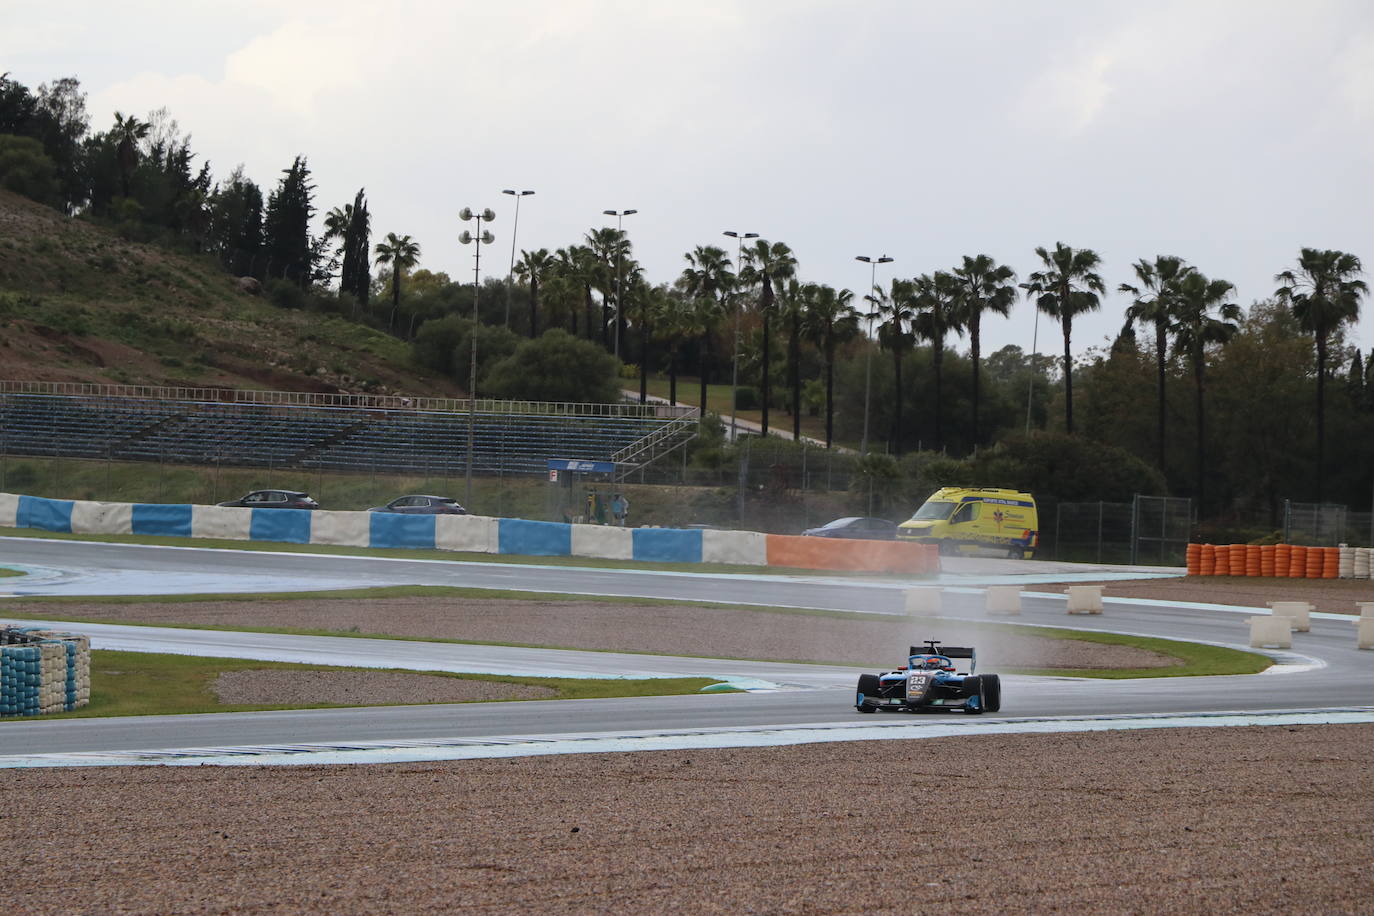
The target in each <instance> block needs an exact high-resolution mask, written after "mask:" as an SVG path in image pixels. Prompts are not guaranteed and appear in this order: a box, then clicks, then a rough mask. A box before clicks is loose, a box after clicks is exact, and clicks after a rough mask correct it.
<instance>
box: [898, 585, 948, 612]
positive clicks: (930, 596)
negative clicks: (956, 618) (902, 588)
mask: <svg viewBox="0 0 1374 916" xmlns="http://www.w3.org/2000/svg"><path fill="white" fill-rule="evenodd" d="M944 594H945V590H944V589H942V588H909V589H907V590H906V612H907V613H908V614H915V615H932V614H939V613H940V611H941V609H942V605H943V604H944V601H943V598H944Z"/></svg>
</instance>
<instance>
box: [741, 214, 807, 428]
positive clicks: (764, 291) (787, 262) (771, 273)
mask: <svg viewBox="0 0 1374 916" xmlns="http://www.w3.org/2000/svg"><path fill="white" fill-rule="evenodd" d="M744 260H745V261H746V262H748V267H743V266H742V268H741V270H740V279H741V280H742V281H743V282H745V283H748V284H751V285H752V284H755V283H757V284H759V318H760V320H762V322H763V380H762V384H761V385H760V391H759V394H760V400H761V401H762V403H763V417H762V419H761V420H760V423H759V427H760V430H761V432H760V434H761V435H764V436H766V435H768V401H769V398H770V390H769V389H770V385H769V381H770V379H769V377H768V376H769V356H770V353H769V349H770V347H769V339H768V328H769V325H770V324H771V323H772V322H771V320H770V319H771V316H772V314H773V303H774V302H775V301H776V299H777V296H776V293H775V291H774V289H773V284H774V283H781V282H782V281H783V280H786V279H788V278H789V277H791V276H792V275H793V274H794V273H795V272H796V269H797V259H796V258H795V257H793V256H792V249H791V248H788V247H787V246H786V245H785V244H783V243H782V242H773V243H771V244H770V243H769V242H766V241H764V240H763V239H759V240H757V241H756V242H754V244H753V245H752V246H750V247H749V248H746V249H745V250H744Z"/></svg>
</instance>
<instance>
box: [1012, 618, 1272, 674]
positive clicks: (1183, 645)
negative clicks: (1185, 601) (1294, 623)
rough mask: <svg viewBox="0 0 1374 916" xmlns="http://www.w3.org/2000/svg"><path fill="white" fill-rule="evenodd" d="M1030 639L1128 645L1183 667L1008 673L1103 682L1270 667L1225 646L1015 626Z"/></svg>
mask: <svg viewBox="0 0 1374 916" xmlns="http://www.w3.org/2000/svg"><path fill="white" fill-rule="evenodd" d="M1016 629H1019V630H1023V631H1026V632H1028V633H1029V634H1030V635H1033V636H1044V637H1046V638H1049V639H1077V640H1080V641H1082V642H1091V643H1097V644H1099V645H1105V646H1129V647H1131V648H1135V649H1145V650H1147V651H1150V652H1158V653H1159V654H1160V655H1167V656H1168V657H1170V658H1176V659H1178V660H1179V661H1180V662H1181V663H1182V664H1179V665H1171V666H1169V667H1167V668H1109V669H1093V668H1082V669H1080V668H1020V669H1009V671H1008V673H1009V674H1032V675H1041V676H1054V677H1090V678H1106V679H1122V678H1141V677H1198V676H1202V675H1209V676H1217V675H1229V674H1258V673H1259V672H1261V671H1263V670H1264V669H1266V668H1268V667H1269V666H1271V665H1272V664H1273V661H1271V660H1270V659H1269V658H1268V656H1264V655H1260V654H1258V653H1256V652H1246V651H1243V650H1241V649H1228V648H1226V647H1225V646H1209V645H1205V644H1203V643H1196V642H1184V641H1183V640H1178V639H1160V638H1157V637H1153V636H1128V635H1126V634H1124V633H1091V632H1088V631H1086V630H1066V629H1060V628H1058V627H1017V628H1016Z"/></svg>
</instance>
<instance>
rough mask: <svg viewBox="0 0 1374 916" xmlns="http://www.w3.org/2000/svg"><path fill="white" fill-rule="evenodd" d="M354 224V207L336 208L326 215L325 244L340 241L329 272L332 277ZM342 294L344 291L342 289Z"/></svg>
mask: <svg viewBox="0 0 1374 916" xmlns="http://www.w3.org/2000/svg"><path fill="white" fill-rule="evenodd" d="M352 223H353V205H352V204H344V205H343V206H342V207H335V208H334V209H332V210H330V211H329V212H328V213H326V214H325V217H324V237H323V238H322V239H321V241H323V242H328V241H330V240H331V239H338V240H339V243H338V246H337V247H336V248H335V249H334V256H333V257H332V258H331V259H330V262H329V263H330V266H329V272H330V274H331V275H332V274H333V271H334V265H336V264H338V263H339V257H340V255H342V254H343V250H344V245H345V244H346V241H345V240H346V239H347V238H348V227H349V226H350V225H351V224H352ZM339 292H340V293H342V292H343V289H342V288H340V290H339Z"/></svg>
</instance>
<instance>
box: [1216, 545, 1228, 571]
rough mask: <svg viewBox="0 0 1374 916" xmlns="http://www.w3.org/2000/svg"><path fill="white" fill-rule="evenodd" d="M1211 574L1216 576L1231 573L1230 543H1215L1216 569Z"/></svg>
mask: <svg viewBox="0 0 1374 916" xmlns="http://www.w3.org/2000/svg"><path fill="white" fill-rule="evenodd" d="M1213 575H1217V576H1229V575H1231V545H1230V544H1218V545H1217V570H1216V572H1215V573H1213Z"/></svg>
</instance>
